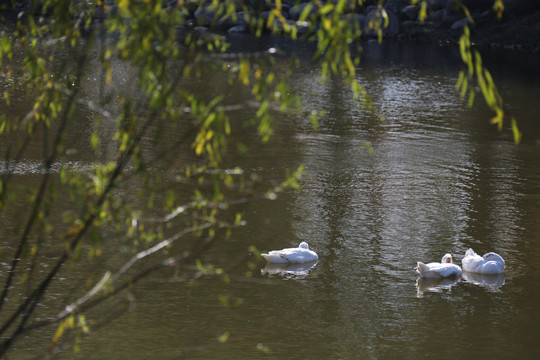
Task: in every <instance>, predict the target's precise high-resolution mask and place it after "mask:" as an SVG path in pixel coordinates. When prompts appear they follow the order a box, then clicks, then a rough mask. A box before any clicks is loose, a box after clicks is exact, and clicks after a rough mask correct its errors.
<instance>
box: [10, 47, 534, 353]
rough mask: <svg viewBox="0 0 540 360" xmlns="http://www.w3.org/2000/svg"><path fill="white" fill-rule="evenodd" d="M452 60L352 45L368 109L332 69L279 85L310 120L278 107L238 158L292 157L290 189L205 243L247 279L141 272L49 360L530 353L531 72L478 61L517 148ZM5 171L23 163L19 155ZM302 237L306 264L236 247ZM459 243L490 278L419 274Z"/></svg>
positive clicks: (287, 243) (26, 344)
mask: <svg viewBox="0 0 540 360" xmlns="http://www.w3.org/2000/svg"><path fill="white" fill-rule="evenodd" d="M458 64H459V59H458V58H457V56H456V54H455V52H454V50H451V49H443V48H431V47H414V46H412V45H408V46H407V45H396V44H390V45H388V46H378V45H370V46H367V47H366V54H365V56H364V62H363V64H362V66H361V68H360V69H359V71H358V74H359V75H358V81H359V82H360V83H361V84H362V85H363V86H364V87H365V89H366V90H367V92H368V93H369V95H370V96H371V98H372V101H373V110H372V111H367V110H366V109H365V107H363V106H362V104H361V103H360V102H359V101H355V100H352V99H351V93H350V91H349V90H348V88H347V87H346V86H344V85H343V83H341V82H340V81H339V80H330V81H328V82H326V83H320V82H318V76H319V73H318V72H317V71H315V70H313V69H312V68H311V66H310V65H308V64H306V65H304V67H302V69H301V70H298V73H297V74H295V75H294V76H293V79H292V80H293V82H294V87H295V88H296V90H297V91H299V92H300V94H301V97H302V99H303V101H304V103H305V106H306V110H307V111H309V110H311V109H314V110H322V111H325V112H326V115H325V116H323V117H322V118H321V120H320V123H319V129H318V130H317V131H314V130H313V128H312V127H311V124H310V121H309V119H308V114H307V112H306V113H304V114H302V115H300V116H290V117H286V116H281V115H280V116H279V117H278V119H277V123H276V132H275V135H274V137H273V138H272V140H271V142H270V144H266V145H258V148H256V149H254V150H253V151H252V152H250V153H249V154H246V155H243V156H241V157H240V158H239V159H238V160H237V161H238V162H239V164H240V165H242V166H243V167H244V168H246V169H249V170H250V171H255V172H258V173H260V174H261V175H264V176H266V177H267V178H268V177H269V178H270V180H279V179H281V178H282V177H283V176H284V174H285V172H286V171H287V170H294V169H296V168H297V166H298V165H300V164H303V165H304V166H305V169H306V173H305V176H304V177H303V179H302V189H301V190H299V191H291V192H287V193H286V194H283V195H281V196H280V197H279V198H278V199H277V200H275V201H256V202H253V203H250V204H248V205H246V206H244V207H243V209H242V210H243V211H244V212H245V215H246V219H247V221H248V225H247V226H246V227H244V228H242V229H239V230H236V231H235V232H234V234H233V237H232V239H231V240H229V241H228V242H226V243H224V244H218V245H217V246H216V247H215V248H214V249H212V250H211V251H210V252H209V253H208V254H206V257H207V259H205V260H211V261H216V262H217V263H218V264H220V265H221V266H226V264H227V263H228V261H231V262H232V261H235V259H237V258H238V254H247V255H248V256H247V260H246V261H250V262H254V263H255V264H256V267H255V268H254V269H249V270H250V271H251V272H252V274H253V275H252V276H251V277H247V276H245V273H246V271H247V270H248V269H247V267H245V266H240V267H236V268H234V270H232V271H231V274H230V275H231V279H232V281H231V282H230V283H229V284H226V283H225V282H224V281H223V280H221V279H219V278H210V279H207V278H205V279H201V280H199V281H197V282H196V283H194V284H190V283H189V284H188V283H185V282H182V281H175V280H174V279H173V280H171V279H170V277H169V276H161V275H155V276H152V277H150V278H148V279H146V280H145V281H144V282H143V283H142V284H141V285H140V286H139V287H137V288H136V289H135V290H133V293H132V295H130V296H132V297H133V298H135V299H136V302H134V303H133V305H134V306H132V307H131V308H130V309H129V310H127V311H122V312H120V313H119V314H118V316H116V315H115V314H114V313H112V310H109V309H108V308H107V307H106V306H105V307H104V308H102V309H101V310H96V311H93V312H91V314H89V316H88V318H89V319H90V324H91V333H90V335H89V336H85V337H84V339H83V341H82V343H81V351H80V352H79V353H78V354H74V353H73V352H72V349H71V348H70V347H69V346H67V347H65V348H64V349H63V350H62V351H61V352H59V353H58V354H56V356H58V357H59V358H69V359H72V358H81V359H105V358H108V359H134V358H136V359H148V358H156V359H180V358H186V359H256V358H261V359H265V358H271V359H310V358H311V359H353V358H356V359H364V358H365V359H393V358H396V359H397V358H399V359H402V358H411V359H412V358H427V357H437V358H465V359H473V358H475V359H476V358H484V359H485V358H496V359H507V358H528V359H532V358H536V357H537V356H538V355H540V347H539V345H538V338H539V337H540V312H539V311H538V309H537V306H538V299H539V298H540V291H539V290H538V283H539V280H540V278H539V275H538V274H539V272H540V265H539V263H540V262H539V260H538V259H539V255H540V242H539V239H538V235H537V234H539V233H540V221H538V220H540V219H539V216H538V212H537V210H538V207H539V204H540V161H539V155H540V146H538V145H537V141H538V140H539V139H540V123H539V121H538V114H540V101H538V100H540V77H539V76H538V68H534V67H530V68H529V67H527V66H528V65H527V64H525V65H523V64H518V65H516V66H515V67H513V68H512V67H509V66H508V62H504V63H498V62H496V61H495V60H493V61H492V66H493V68H492V69H493V73H494V77H495V80H496V81H497V83H498V84H499V87H500V89H501V93H502V95H503V97H504V99H505V100H506V101H507V102H508V104H510V106H511V108H512V113H513V115H514V116H515V117H516V119H518V122H519V123H520V126H521V127H522V129H523V132H524V138H523V142H522V144H521V145H519V146H516V145H514V143H513V141H512V136H511V133H510V132H509V130H504V131H503V132H498V131H497V130H496V128H494V127H493V126H490V125H489V118H490V117H491V114H490V113H489V111H487V110H486V109H485V107H484V106H483V105H482V104H481V99H480V97H478V101H477V104H476V105H475V106H474V107H473V108H468V107H467V106H466V104H465V102H464V101H463V100H461V99H460V98H459V94H457V93H456V92H455V90H454V86H455V81H456V79H457V74H458V71H459V65H458ZM524 74H525V75H524ZM526 74H529V75H530V76H527V75H526ZM215 76H216V77H219V74H216V75H215ZM204 86H206V85H205V84H202V85H201V87H204ZM240 136H241V135H240ZM254 143H255V144H256V142H254ZM370 149H372V152H371V151H370ZM86 160H88V159H86ZM77 164H78V163H73V166H77ZM80 164H82V165H81V166H82V169H86V166H88V163H87V162H84V163H80ZM16 166H17V167H14V169H17V171H20V172H22V173H24V167H25V166H27V167H28V169H29V171H30V172H31V173H34V172H35V173H39V172H40V170H39V168H38V167H36V164H35V163H33V162H29V163H28V164H26V165H24V164H18V165H16ZM301 241H306V242H308V243H309V245H310V247H311V248H312V249H313V250H315V251H316V252H317V253H318V254H319V257H320V260H319V261H318V262H317V263H316V264H310V265H313V266H312V267H304V268H296V269H275V268H274V269H270V268H265V262H264V260H262V259H259V258H257V257H256V256H255V255H253V254H251V255H249V254H248V250H247V249H248V247H249V246H250V245H255V246H256V247H257V248H258V249H260V250H271V249H278V248H283V247H291V246H297V245H298V243H300V242H301ZM3 242H6V240H5V239H4V240H3ZM469 247H472V248H473V249H474V250H476V251H477V252H478V253H481V254H482V253H484V252H488V251H495V252H497V253H499V254H500V255H502V256H503V257H504V258H505V260H506V270H505V273H504V275H503V276H500V277H487V278H486V277H478V276H476V277H475V276H472V275H470V274H469V275H468V274H465V275H464V276H463V277H461V278H459V279H455V280H448V281H443V282H436V281H435V282H433V281H431V282H425V281H419V280H418V278H417V275H416V273H415V270H414V267H415V265H416V262H417V261H424V262H431V261H440V258H441V257H442V255H444V253H446V252H449V253H451V254H452V255H453V256H454V261H455V262H456V263H458V264H460V263H461V259H462V257H463V255H464V253H465V251H466V250H467V249H468V248H469ZM4 254H5V253H4ZM229 259H230V260H229ZM109 265H111V264H106V265H104V266H109ZM224 304H225V306H224ZM111 308H112V307H111ZM92 319H95V320H92ZM92 321H94V322H92ZM53 333H54V329H52V330H51V329H48V331H43V332H40V333H38V334H39V336H42V337H43V339H45V340H43V339H41V341H37V342H36V344H39V346H40V347H38V348H33V347H32V344H33V343H34V341H33V340H32V338H29V339H26V340H23V341H21V342H20V343H18V344H17V345H16V351H15V353H14V355H17V354H18V355H20V358H33V357H34V356H36V354H41V353H42V352H44V351H46V349H44V348H43V343H45V344H46V343H47V341H50V337H51V336H52V334H53ZM220 337H221V340H226V341H225V342H223V343H221V342H219V341H218V338H220ZM37 346H38V345H36V347H37Z"/></svg>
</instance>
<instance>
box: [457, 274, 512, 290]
mask: <svg viewBox="0 0 540 360" xmlns="http://www.w3.org/2000/svg"><path fill="white" fill-rule="evenodd" d="M463 279H464V280H465V281H466V282H469V283H471V284H474V285H479V286H481V287H484V288H486V289H488V290H490V291H500V288H501V286H503V285H504V274H497V275H484V274H475V273H470V272H466V271H464V272H463Z"/></svg>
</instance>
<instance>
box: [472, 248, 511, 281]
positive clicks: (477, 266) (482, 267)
mask: <svg viewBox="0 0 540 360" xmlns="http://www.w3.org/2000/svg"><path fill="white" fill-rule="evenodd" d="M461 264H462V265H463V270H464V271H467V272H472V273H477V274H492V275H493V274H502V272H503V270H504V260H503V258H502V257H501V256H500V255H499V254H495V253H494V252H488V253H487V254H485V255H484V256H480V255H478V254H477V253H475V252H474V251H473V249H469V250H467V252H466V253H465V257H464V258H463V260H462V261H461Z"/></svg>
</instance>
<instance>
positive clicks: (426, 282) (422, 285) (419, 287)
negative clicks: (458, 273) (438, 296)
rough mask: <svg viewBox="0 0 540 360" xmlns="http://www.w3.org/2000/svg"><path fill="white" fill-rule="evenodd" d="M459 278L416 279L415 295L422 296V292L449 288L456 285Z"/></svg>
mask: <svg viewBox="0 0 540 360" xmlns="http://www.w3.org/2000/svg"><path fill="white" fill-rule="evenodd" d="M458 281H459V278H457V277H454V278H437V279H435V278H422V277H419V278H418V279H416V296H417V297H422V295H424V292H426V291H431V292H441V291H442V290H449V289H450V288H451V287H452V286H454V285H456V284H457V282H458Z"/></svg>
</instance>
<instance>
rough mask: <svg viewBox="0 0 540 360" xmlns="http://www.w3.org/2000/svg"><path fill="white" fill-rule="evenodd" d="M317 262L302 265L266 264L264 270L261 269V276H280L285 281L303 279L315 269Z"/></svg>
mask: <svg viewBox="0 0 540 360" xmlns="http://www.w3.org/2000/svg"><path fill="white" fill-rule="evenodd" d="M317 262H318V261H312V262H308V263H303V264H272V263H267V264H266V266H265V267H264V268H262V269H261V275H267V276H275V275H278V276H281V277H284V278H286V279H304V278H306V277H307V276H308V275H309V273H310V271H311V270H313V269H314V268H315V266H316V265H317Z"/></svg>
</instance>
